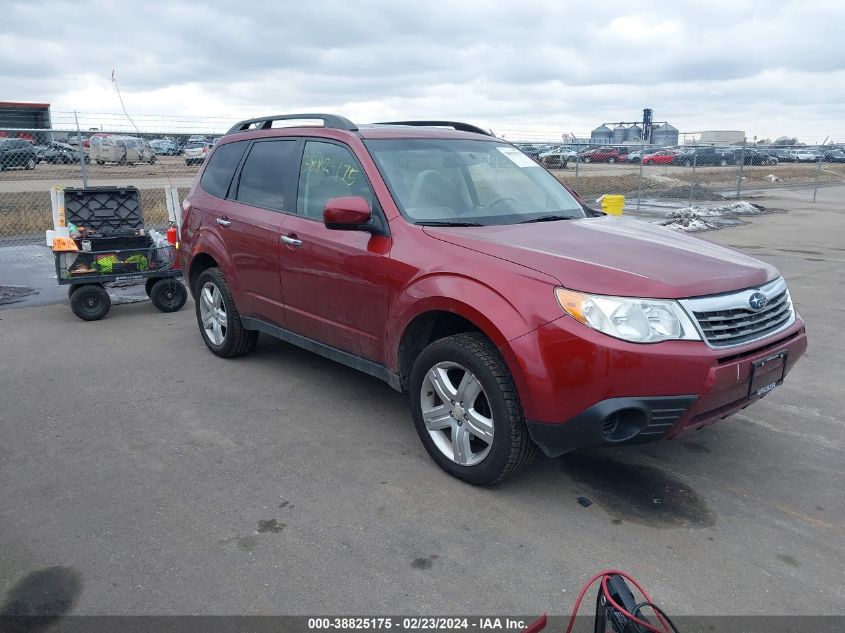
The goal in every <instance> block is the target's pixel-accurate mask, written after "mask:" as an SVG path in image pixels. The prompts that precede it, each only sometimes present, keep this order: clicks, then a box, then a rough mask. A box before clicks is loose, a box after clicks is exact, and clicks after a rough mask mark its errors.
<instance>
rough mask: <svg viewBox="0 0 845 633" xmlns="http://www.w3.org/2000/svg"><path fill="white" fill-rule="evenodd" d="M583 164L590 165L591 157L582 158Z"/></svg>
mask: <svg viewBox="0 0 845 633" xmlns="http://www.w3.org/2000/svg"><path fill="white" fill-rule="evenodd" d="M581 162H582V163H589V162H590V157H589V156H584V158H582V159H581Z"/></svg>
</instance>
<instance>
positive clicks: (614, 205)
mask: <svg viewBox="0 0 845 633" xmlns="http://www.w3.org/2000/svg"><path fill="white" fill-rule="evenodd" d="M624 207H625V196H617V195H611V194H606V195H604V196H602V198H601V209H602V211H604V212H605V213H607V214H609V215H622V209H623V208H624Z"/></svg>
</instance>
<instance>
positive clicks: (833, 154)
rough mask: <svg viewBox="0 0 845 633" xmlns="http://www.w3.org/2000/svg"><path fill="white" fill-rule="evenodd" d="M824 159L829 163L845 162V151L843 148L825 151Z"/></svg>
mask: <svg viewBox="0 0 845 633" xmlns="http://www.w3.org/2000/svg"><path fill="white" fill-rule="evenodd" d="M824 159H825V160H826V161H827V162H828V163H845V152H843V151H842V150H841V149H835V150H830V151H828V152H825V155H824Z"/></svg>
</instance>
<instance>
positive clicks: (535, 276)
mask: <svg viewBox="0 0 845 633" xmlns="http://www.w3.org/2000/svg"><path fill="white" fill-rule="evenodd" d="M294 119H307V120H313V121H322V125H303V124H299V125H298V126H296V127H273V124H274V123H276V122H278V121H284V120H294ZM446 128H451V129H446ZM182 209H183V214H182V218H181V241H182V244H181V248H180V251H179V252H180V254H181V255H180V257H181V258H182V265H183V267H184V270H185V271H187V275H188V279H189V280H190V288H191V291H192V293H193V295H194V298H195V300H196V314H197V321H198V323H199V329H200V333H201V335H202V338H203V340H204V341H205V344H206V345H207V346H208V348H209V349H210V350H211V351H212V352H213V353H214V354H217V355H218V356H222V357H231V356H237V355H239V354H244V353H247V352H249V351H251V350H252V349H253V348H254V347H255V344H256V341H257V339H258V335H259V332H264V333H266V334H270V335H272V336H276V337H278V338H281V339H283V340H285V341H288V342H290V343H293V344H295V345H299V346H301V347H304V348H306V349H308V350H311V351H314V352H317V353H318V354H322V355H324V356H327V357H329V358H331V359H333V360H335V361H338V362H340V363H343V364H345V365H349V366H351V367H354V368H356V369H359V370H361V371H363V372H365V373H367V374H370V375H372V376H375V377H377V378H380V379H382V380H384V381H385V382H387V383H388V384H389V385H391V386H392V387H393V388H395V389H396V390H398V391H406V392H408V394H409V398H410V407H411V414H412V416H413V420H414V424H415V425H416V428H417V431H418V433H419V436H420V438H421V440H422V442H423V444H424V445H425V447H426V449H427V450H428V452H429V454H430V455H431V457H432V458H433V459H434V461H436V462H437V463H438V464H439V465H440V466H441V467H442V468H443V469H444V470H446V471H448V472H449V473H451V474H452V475H454V476H456V477H459V478H461V479H463V480H466V481H469V482H472V483H475V484H491V483H494V482H497V481H500V480H502V479H504V478H505V477H507V476H508V475H511V474H513V473H515V472H516V471H518V470H519V469H520V468H522V467H523V466H525V464H526V463H528V461H529V460H530V458H531V457H532V456H533V455H534V453H535V450H536V447H539V448H540V450H542V451H543V452H544V453H545V454H547V455H550V456H557V455H561V454H562V453H565V452H567V451H571V450H573V449H578V448H584V447H595V446H612V445H618V444H632V443H639V442H647V441H653V440H658V439H661V438H672V437H675V436H677V435H678V434H680V433H682V432H684V431H687V430H690V429H699V428H701V427H703V426H705V425H707V424H710V423H712V422H715V421H716V420H720V419H722V418H724V417H727V416H728V415H730V414H732V413H734V412H736V411H738V410H739V409H742V408H743V407H746V406H748V405H749V404H750V403H752V402H753V401H755V400H756V399H758V398H760V397H762V396H764V395H765V394H767V393H768V392H769V391H770V390H771V389H773V388H774V387H776V386H777V385H778V384H780V383H781V381H783V379H784V377H785V376H786V374H787V372H788V371H789V370H790V369H791V368H792V366H793V365H794V364H795V362H796V361H797V360H798V358H799V357H800V356H801V355H802V354H803V353H804V351H805V349H806V345H807V339H806V336H805V333H804V322H803V321H802V320H801V317H800V316H798V314H797V313H796V312H795V310H794V308H793V305H792V300H791V299H790V296H789V292H788V291H787V288H786V283H785V282H784V280H783V279H782V278H781V277H780V276H779V275H778V272H777V270H775V269H774V268H773V267H772V266H770V265H768V264H765V263H763V262H761V261H759V260H756V259H753V258H751V257H748V256H746V255H743V254H742V253H739V252H737V251H734V250H731V249H728V248H725V247H722V246H717V245H715V244H710V243H708V242H705V241H702V240H699V239H696V238H693V237H690V236H687V235H683V234H679V233H675V232H672V231H670V230H668V229H664V228H662V227H659V226H655V225H652V224H647V223H644V222H640V221H637V220H630V219H627V218H617V217H610V216H604V215H602V214H599V213H595V212H591V211H589V210H587V209H585V208H584V207H583V206H582V205H581V204H579V202H578V201H577V200H576V199H575V198H574V197H573V196H572V195H571V194H570V193H569V192H568V191H567V190H566V189H565V188H564V187H563V186H562V185H561V184H560V183H559V182H558V181H557V180H556V179H555V178H554V177H553V176H552V175H551V174H549V173H548V172H547V171H546V170H544V169H543V168H542V167H541V166H540V165H538V164H537V163H536V162H535V161H533V160H532V159H531V158H529V157H528V156H526V155H525V154H523V153H521V152H520V151H519V150H517V149H516V148H514V147H513V146H512V145H509V144H508V143H505V142H504V141H501V140H499V139H497V138H495V137H493V136H491V135H490V134H488V133H486V132H485V131H483V130H481V129H479V128H476V127H474V126H471V125H467V124H465V123H454V122H444V121H425V122H403V123H390V124H373V125H361V126H356V125H355V124H353V123H352V122H350V121H348V120H347V119H344V118H342V117H338V116H333V115H315V114H310V115H285V116H274V117H267V118H262V119H254V120H249V121H244V122H242V123H239V124H238V125H236V126H235V127H233V128H232V129H231V130H230V131H229V133H228V134H226V136H224V137H223V138H222V139H220V141H219V142H218V143H217V145H216V146H215V147H214V150H213V151H212V153H211V154H210V156H209V158H208V160H206V162H205V164H204V166H203V168H202V171H201V172H200V174H199V176H198V177H197V181H196V182H195V183H194V186H193V187H192V189H191V191H190V193H189V194H188V196H187V198H186V200H185V202H184V204H183V206H182ZM311 422H313V421H310V420H303V421H302V423H303V424H308V423H311Z"/></svg>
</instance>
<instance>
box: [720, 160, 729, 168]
mask: <svg viewBox="0 0 845 633" xmlns="http://www.w3.org/2000/svg"><path fill="white" fill-rule="evenodd" d="M719 165H721V166H722V167H727V166H728V161H726V160H725V159H724V158H723V159H722V160H720V161H719Z"/></svg>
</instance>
